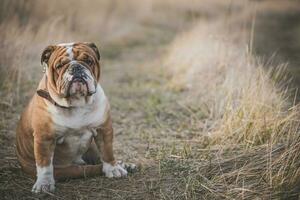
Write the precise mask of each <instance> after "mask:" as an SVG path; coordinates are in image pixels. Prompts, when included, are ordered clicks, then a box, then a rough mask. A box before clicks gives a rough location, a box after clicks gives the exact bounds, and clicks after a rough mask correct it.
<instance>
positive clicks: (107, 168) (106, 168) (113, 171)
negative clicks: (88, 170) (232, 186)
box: [102, 162, 127, 178]
mask: <svg viewBox="0 0 300 200" xmlns="http://www.w3.org/2000/svg"><path fill="white" fill-rule="evenodd" d="M102 171H103V173H104V174H105V176H106V177H108V178H112V177H122V176H127V171H126V169H124V168H123V167H122V166H121V165H120V164H119V163H116V164H115V165H111V164H109V163H106V162H103V168H102Z"/></svg>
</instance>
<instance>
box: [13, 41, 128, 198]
mask: <svg viewBox="0 0 300 200" xmlns="http://www.w3.org/2000/svg"><path fill="white" fill-rule="evenodd" d="M99 60H100V54H99V51H98V49H97V47H96V46H95V44H93V43H66V44H59V45H51V46H48V47H47V48H46V49H45V50H44V51H43V53H42V57H41V62H42V64H43V65H44V66H45V68H46V70H45V71H46V72H45V74H44V76H43V78H42V80H41V81H40V83H39V86H38V91H42V93H44V94H47V95H48V96H49V98H45V97H44V96H43V95H39V93H36V94H34V96H33V97H32V99H31V100H30V102H29V104H28V105H27V107H26V108H25V110H24V111H23V113H22V115H21V119H20V121H19V123H18V127H17V135H16V147H17V149H16V152H17V156H18V159H19V162H20V164H21V166H22V169H23V170H24V171H25V172H27V173H29V174H30V175H32V176H35V175H36V176H37V179H36V182H35V184H34V186H33V188H32V191H33V192H35V193H38V192H41V191H53V190H54V188H55V186H54V185H55V180H56V179H63V178H76V177H84V176H94V175H99V174H101V173H102V172H103V173H104V174H105V175H106V176H107V177H121V176H126V175H127V171H126V170H125V169H124V168H123V166H121V165H120V164H118V163H117V162H116V161H115V158H114V155H113V129H112V122H111V117H110V107H109V102H108V99H107V98H106V96H105V93H104V91H103V89H102V87H101V84H100V64H99ZM76 70H77V71H76ZM75 76H76V77H77V76H78V77H79V78H76V77H75ZM47 95H46V96H47ZM100 159H101V160H102V164H101V163H100V162H99V160H100Z"/></svg>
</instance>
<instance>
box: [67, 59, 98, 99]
mask: <svg viewBox="0 0 300 200" xmlns="http://www.w3.org/2000/svg"><path fill="white" fill-rule="evenodd" d="M64 82H65V83H66V84H65V86H66V87H65V88H64V92H63V94H64V96H65V97H73V96H76V97H81V96H91V95H93V94H94V93H95V91H96V82H95V81H94V79H93V76H92V75H91V73H90V71H89V70H88V69H87V68H86V67H84V66H83V65H81V64H79V63H74V64H71V65H70V66H69V67H68V69H67V70H66V72H65V74H64Z"/></svg>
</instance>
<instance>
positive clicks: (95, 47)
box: [85, 42, 100, 60]
mask: <svg viewBox="0 0 300 200" xmlns="http://www.w3.org/2000/svg"><path fill="white" fill-rule="evenodd" d="M85 44H86V45H88V46H89V47H90V48H91V49H93V51H94V52H95V54H96V56H97V59H98V60H100V53H99V50H98V47H97V46H96V45H95V43H93V42H87V43H85Z"/></svg>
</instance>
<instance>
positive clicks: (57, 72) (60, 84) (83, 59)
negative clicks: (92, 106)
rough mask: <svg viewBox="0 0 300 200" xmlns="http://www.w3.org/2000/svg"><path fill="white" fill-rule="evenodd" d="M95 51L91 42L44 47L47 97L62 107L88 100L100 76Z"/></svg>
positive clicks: (97, 52)
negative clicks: (48, 95) (49, 96)
mask: <svg viewBox="0 0 300 200" xmlns="http://www.w3.org/2000/svg"><path fill="white" fill-rule="evenodd" d="M99 59H100V55H99V51H98V49H97V47H96V46H95V44H93V43H66V44H59V45H55V46H48V47H47V48H46V49H45V50H44V52H43V54H42V59H41V61H42V63H43V64H46V65H47V66H46V75H47V87H48V90H49V93H50V95H51V97H52V98H53V99H54V100H55V101H57V102H58V103H60V104H62V105H64V106H81V105H84V104H86V103H90V102H91V100H92V98H91V97H92V96H93V94H94V93H95V92H96V87H97V83H98V81H99V78H100V65H99Z"/></svg>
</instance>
